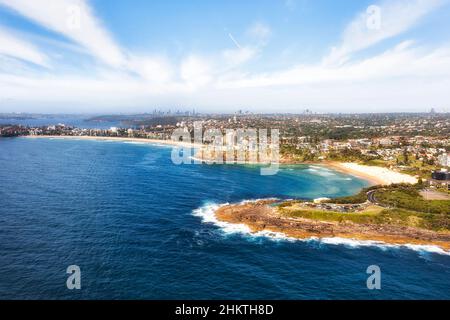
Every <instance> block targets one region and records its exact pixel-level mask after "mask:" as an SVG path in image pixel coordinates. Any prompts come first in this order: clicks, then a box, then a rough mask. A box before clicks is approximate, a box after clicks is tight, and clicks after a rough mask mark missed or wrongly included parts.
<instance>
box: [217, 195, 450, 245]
mask: <svg viewBox="0 0 450 320" xmlns="http://www.w3.org/2000/svg"><path fill="white" fill-rule="evenodd" d="M273 202H274V201H273V200H272V201H271V200H259V201H253V202H245V203H240V204H231V205H230V204H228V205H223V206H220V207H219V208H218V209H217V210H215V211H214V213H213V214H214V216H215V218H216V219H217V220H218V221H219V222H222V223H229V224H232V225H235V226H237V225H245V226H246V227H247V228H248V229H249V230H250V233H251V234H259V233H278V234H282V235H284V236H285V237H287V238H293V239H298V240H308V239H347V240H356V241H369V242H374V243H380V244H385V245H398V246H402V245H403V246H406V245H416V246H436V247H439V248H441V249H443V250H445V252H446V253H448V254H450V234H448V233H443V232H436V231H431V230H426V229H419V228H412V227H407V228H404V227H401V226H394V225H373V224H355V223H338V222H334V221H321V220H311V219H305V218H292V217H286V216H282V215H281V214H280V212H278V211H277V210H276V209H275V208H273V207H271V206H270V204H271V203H273Z"/></svg>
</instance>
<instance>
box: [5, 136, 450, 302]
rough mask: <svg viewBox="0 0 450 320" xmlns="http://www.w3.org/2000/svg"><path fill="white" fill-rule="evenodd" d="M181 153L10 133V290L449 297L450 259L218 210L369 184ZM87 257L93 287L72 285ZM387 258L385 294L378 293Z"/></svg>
mask: <svg viewBox="0 0 450 320" xmlns="http://www.w3.org/2000/svg"><path fill="white" fill-rule="evenodd" d="M170 152H171V149H170V148H168V147H162V146H149V145H142V144H133V143H122V142H99V141H76V140H50V139H39V140H34V139H33V140H32V139H25V138H18V139H0V183H1V188H0V298H6V299H17V298H25V299H36V298H37V299H133V298H137V299H238V298H245V299H381V298H386V299H415V298H425V299H445V298H446V299H450V256H448V255H443V254H437V253H433V252H430V251H426V250H411V249H409V248H405V247H401V248H386V247H382V246H358V245H357V243H351V242H349V243H346V244H336V243H334V244H333V243H324V242H318V241H312V240H311V241H303V242H302V241H287V240H282V239H281V240H280V239H278V240H276V239H271V238H268V237H264V236H260V237H255V236H251V235H248V234H245V233H240V232H236V231H239V230H236V229H233V228H230V226H222V227H220V226H217V225H216V224H214V223H213V222H214V221H211V215H210V209H211V208H213V207H214V206H215V205H218V204H222V203H227V202H239V201H242V200H246V199H257V198H265V197H278V198H281V199H286V198H297V197H298V198H316V197H333V196H342V195H348V194H352V193H355V192H357V191H358V190H359V189H360V188H362V187H364V186H365V185H366V182H364V181H361V180H358V179H356V178H353V177H350V176H348V175H345V174H340V173H336V172H334V171H332V170H328V169H326V168H321V167H314V166H313V167H309V166H290V167H283V168H282V170H281V171H280V172H279V174H277V175H276V176H261V175H260V174H259V168H258V167H255V166H218V165H183V166H176V165H173V164H172V162H171V160H170ZM72 264H75V265H78V266H80V268H81V273H82V278H81V279H82V289H81V290H79V291H70V290H68V289H67V288H66V285H65V284H66V279H67V274H66V268H67V266H69V265H72ZM373 264H376V265H379V266H380V267H381V270H382V290H379V291H370V290H368V289H367V288H366V279H367V276H368V275H367V274H366V269H367V267H368V266H369V265H373Z"/></svg>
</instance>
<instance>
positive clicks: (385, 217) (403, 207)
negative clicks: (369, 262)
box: [277, 184, 450, 232]
mask: <svg viewBox="0 0 450 320" xmlns="http://www.w3.org/2000/svg"><path fill="white" fill-rule="evenodd" d="M420 190H421V186H420V185H415V186H412V185H406V184H405V185H402V184H400V185H391V186H386V187H382V186H375V187H370V188H366V189H363V190H362V191H361V192H360V193H358V194H356V195H354V196H349V197H342V198H336V199H332V200H330V201H327V202H328V203H330V204H362V203H364V202H366V201H368V193H369V192H370V193H372V197H371V200H372V202H371V203H370V205H366V206H365V207H364V208H363V209H360V210H358V211H354V212H337V211H333V210H322V209H311V208H308V207H307V206H305V205H304V204H302V203H301V202H298V201H292V202H287V203H282V204H280V205H278V208H277V210H278V211H279V212H280V214H281V215H283V216H288V217H297V218H305V219H313V220H321V221H336V222H345V221H348V222H353V223H360V224H388V225H398V226H405V227H416V228H423V229H427V230H433V231H443V232H450V200H425V199H424V198H423V196H422V195H421V194H420Z"/></svg>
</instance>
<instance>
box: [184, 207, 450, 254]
mask: <svg viewBox="0 0 450 320" xmlns="http://www.w3.org/2000/svg"><path fill="white" fill-rule="evenodd" d="M258 200H261V199H256V200H244V201H242V202H241V204H245V203H250V202H255V201H258ZM264 200H268V199H264ZM269 200H277V199H269ZM227 205H230V204H229V203H224V204H217V203H213V202H208V203H205V204H204V205H203V206H201V207H200V208H197V209H195V210H193V212H192V214H193V215H194V216H196V217H199V218H201V220H202V222H203V223H208V224H213V225H215V226H217V227H219V228H220V229H221V231H222V232H224V233H225V234H241V235H246V236H250V237H256V238H259V237H265V238H268V239H271V240H275V241H288V242H318V243H320V244H325V245H334V246H338V245H340V246H345V247H347V248H362V247H377V248H380V249H382V250H387V249H400V248H406V249H410V250H414V251H416V252H419V253H421V252H429V253H436V254H442V255H450V251H446V250H444V249H442V248H440V247H438V246H434V245H416V244H402V245H400V244H389V243H385V242H380V241H371V240H357V239H347V238H338V237H335V238H317V237H311V238H307V239H298V238H293V237H289V236H287V235H285V234H284V233H281V232H272V231H267V230H265V231H259V232H252V231H251V229H250V228H249V227H248V226H247V225H245V224H242V223H239V224H237V223H236V224H235V223H230V222H225V221H220V220H218V219H217V217H216V215H215V212H216V211H217V210H218V209H220V208H221V207H224V206H227Z"/></svg>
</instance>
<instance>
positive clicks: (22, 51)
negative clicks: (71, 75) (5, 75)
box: [0, 29, 49, 67]
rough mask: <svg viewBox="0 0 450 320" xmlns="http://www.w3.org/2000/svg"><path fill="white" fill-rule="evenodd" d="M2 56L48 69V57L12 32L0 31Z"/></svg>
mask: <svg viewBox="0 0 450 320" xmlns="http://www.w3.org/2000/svg"><path fill="white" fill-rule="evenodd" d="M0 54H3V55H7V56H10V57H14V58H18V59H21V60H25V61H28V62H31V63H34V64H37V65H40V66H44V67H48V66H49V62H48V57H47V56H46V55H45V54H44V53H42V52H41V51H40V50H39V49H38V48H36V47H34V46H32V45H30V44H29V43H28V42H27V41H24V40H21V39H19V37H18V36H17V35H14V36H13V35H12V33H11V31H8V32H6V30H2V29H0Z"/></svg>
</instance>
